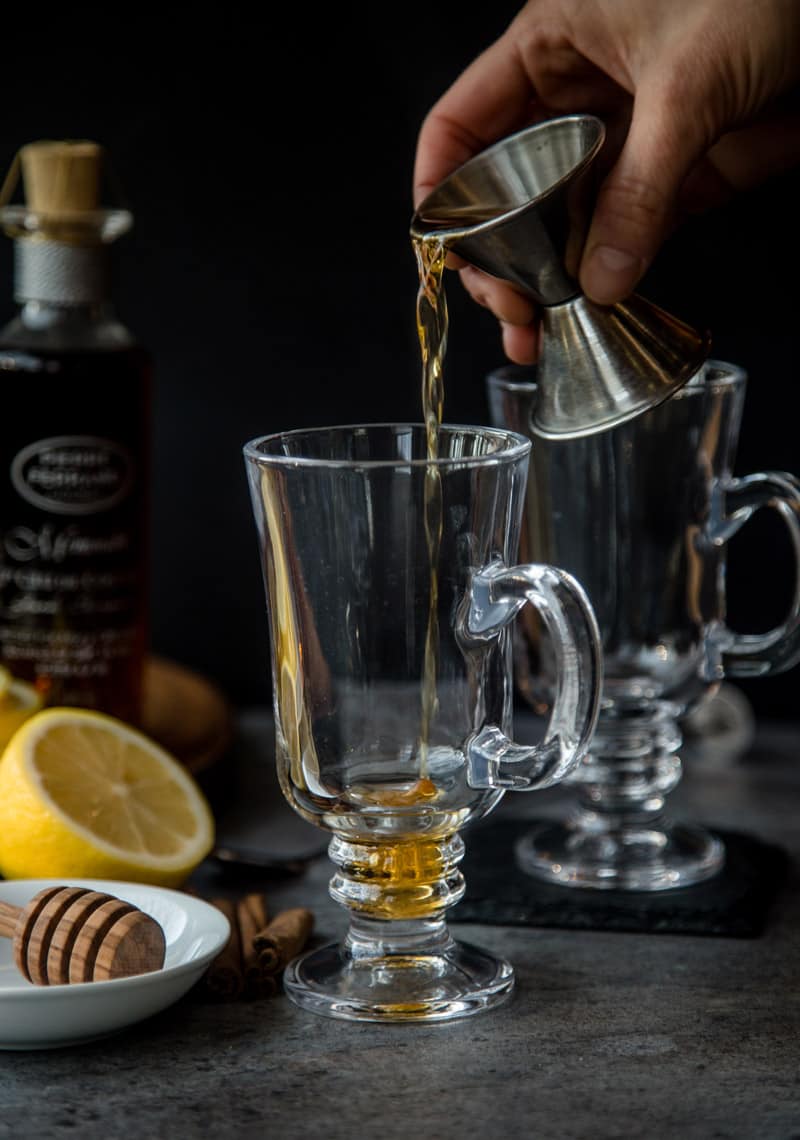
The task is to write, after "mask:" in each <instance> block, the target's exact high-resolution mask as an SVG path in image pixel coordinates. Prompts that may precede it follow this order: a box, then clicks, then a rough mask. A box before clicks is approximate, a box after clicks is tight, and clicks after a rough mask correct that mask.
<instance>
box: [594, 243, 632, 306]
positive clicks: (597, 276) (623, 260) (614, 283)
mask: <svg viewBox="0 0 800 1140" xmlns="http://www.w3.org/2000/svg"><path fill="white" fill-rule="evenodd" d="M644 270H645V262H644V259H643V258H641V257H638V256H637V255H636V254H634V253H629V251H628V250H626V249H615V248H614V247H613V246H610V245H597V246H595V247H594V249H593V250H591V252H590V253H589V255H588V257H587V259H586V264H585V266H584V267H583V270H582V272H581V284H582V286H583V291H584V293H585V294H586V295H587V297H589V298H590V299H591V300H592V301H596V302H597V303H598V304H599V305H610V304H613V302H615V301H621V300H622V298H623V297H626V296H627V295H628V294H629V293H630V292H631V290H632V289H633V288H634V286H635V285H636V284H637V282H638V281H639V278H640V277H641V276H642V274H643V273H644Z"/></svg>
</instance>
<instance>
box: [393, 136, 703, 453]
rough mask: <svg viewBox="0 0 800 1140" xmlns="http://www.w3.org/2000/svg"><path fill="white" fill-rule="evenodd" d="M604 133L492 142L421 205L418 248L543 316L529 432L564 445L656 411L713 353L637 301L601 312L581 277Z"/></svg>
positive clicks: (414, 229)
mask: <svg viewBox="0 0 800 1140" xmlns="http://www.w3.org/2000/svg"><path fill="white" fill-rule="evenodd" d="M604 139H605V127H604V126H603V124H602V122H601V121H600V120H599V119H597V118H595V117H594V116H592V115H569V116H566V117H563V118H558V119H550V120H547V121H546V122H542V123H538V124H536V125H535V126H532V127H528V128H526V129H525V130H522V131H519V132H518V133H517V134H514V135H511V136H510V137H508V138H506V139H503V140H502V141H501V142H498V143H496V144H494V145H493V146H491V147H489V148H488V149H487V150H485V151H483V152H482V153H481V154H478V155H476V156H475V157H474V158H472V159H470V160H469V161H468V162H466V163H465V164H464V165H463V166H461V167H459V169H458V170H456V171H454V172H453V173H452V174H451V175H450V176H449V177H448V178H446V179H445V180H444V181H443V182H442V183H440V185H439V186H437V187H436V189H435V190H433V191H432V192H431V193H430V194H429V195H428V197H427V198H425V200H424V201H423V202H422V203H421V205H420V206H419V208H418V209H417V211H416V213H415V214H414V217H413V218H412V221H411V234H412V236H413V237H415V238H427V239H432V238H439V239H440V240H442V241H443V242H444V243H445V244H446V246H447V247H448V248H449V249H451V250H452V251H453V252H454V253H456V254H458V255H459V256H460V257H462V258H464V260H465V261H468V262H470V263H471V264H472V265H475V266H477V267H478V268H479V269H483V270H485V271H486V272H487V273H490V274H491V275H492V276H493V277H498V278H502V279H504V280H506V281H509V282H511V283H513V284H514V285H516V286H517V287H518V288H520V289H521V290H522V291H524V292H525V293H527V294H528V295H530V296H532V297H533V298H534V299H535V300H536V301H537V302H538V304H539V305H540V306H541V309H542V338H541V352H540V358H539V363H538V384H539V398H538V401H537V404H536V411H535V415H534V420H533V425H532V426H533V429H534V431H535V432H536V433H537V434H538V435H541V436H545V437H546V438H550V439H571V438H574V437H578V436H586V435H591V434H593V433H594V432H598V431H604V430H605V429H606V428H610V427H613V426H614V425H615V424H620V423H623V422H624V421H625V420H629V419H632V418H633V417H634V416H636V415H638V414H639V413H640V412H643V411H646V410H647V409H648V408H652V407H654V406H655V405H656V404H660V403H661V402H662V401H663V400H666V399H667V397H668V396H671V395H672V393H673V392H675V391H676V390H677V389H678V388H680V387H682V385H683V384H685V383H686V382H687V381H688V380H689V379H690V378H691V377H692V376H693V375H694V374H695V373H696V372H697V370H698V368H699V367H700V365H701V364H702V363H703V361H704V360H705V358H706V357H707V355H708V352H709V347H710V340H709V337H708V336H707V335H702V334H700V333H698V332H696V331H695V330H694V329H692V328H690V327H689V326H688V325H686V324H684V323H683V322H682V321H679V320H677V319H676V318H675V317H673V316H671V315H670V314H669V313H666V312H664V310H663V309H660V308H658V307H657V306H655V305H653V304H651V303H650V302H649V301H646V300H645V299H644V298H643V297H641V296H639V295H638V294H633V295H632V296H631V297H629V298H628V299H627V300H626V301H624V302H620V303H618V304H616V305H608V306H605V305H597V304H594V303H593V302H592V301H590V300H588V298H586V297H585V296H583V295H582V294H581V292H580V288H579V286H578V284H577V269H578V264H579V261H580V256H581V252H582V249H583V243H584V239H585V237H586V231H587V227H588V220H589V215H590V207H591V202H592V189H593V185H592V183H593V181H594V180H593V178H592V177H591V175H592V170H593V167H594V160H595V159H596V157H597V155H598V153H599V151H600V148H601V147H602V145H603V142H604Z"/></svg>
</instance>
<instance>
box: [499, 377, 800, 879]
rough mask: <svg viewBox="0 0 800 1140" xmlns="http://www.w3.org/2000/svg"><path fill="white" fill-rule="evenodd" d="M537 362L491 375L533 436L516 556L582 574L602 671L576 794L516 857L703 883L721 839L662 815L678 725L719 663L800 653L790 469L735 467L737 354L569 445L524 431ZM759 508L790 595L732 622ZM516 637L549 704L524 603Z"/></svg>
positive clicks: (601, 874) (799, 490) (761, 669)
mask: <svg viewBox="0 0 800 1140" xmlns="http://www.w3.org/2000/svg"><path fill="white" fill-rule="evenodd" d="M535 375H536V374H535V368H533V367H531V368H524V367H520V366H515V365H507V366H504V367H501V368H499V369H497V370H495V371H494V372H493V373H490V375H489V376H488V378H487V390H488V391H487V394H488V399H489V411H490V418H491V420H492V422H493V423H494V424H496V425H498V426H504V427H506V428H510V429H514V430H516V431H519V432H521V433H523V434H527V435H528V436H529V437H530V438H532V439H533V452H532V462H531V472H530V477H529V483H528V492H527V503H526V515H525V522H524V526H523V535H522V553H523V557H536V558H541V559H545V560H553V561H555V562H557V563H558V565H559V566H563V567H564V568H565V569H567V570H568V571H569V572H570V573H572V574H574V575H575V577H576V578H577V579H578V580H579V581H580V582H581V583H582V584H583V586H584V587H585V589H586V591H587V593H588V596H589V598H590V599H591V602H592V604H593V607H594V610H595V613H596V615H597V619H598V622H599V625H600V630H601V635H602V641H603V653H604V681H603V695H602V699H601V711H600V716H599V719H598V725H597V730H596V733H595V739H594V740H593V742H592V744H591V745H590V748H589V752H588V754H587V756H586V757H585V759H584V760H583V761H582V762H581V764H580V765H579V766H578V768H576V769H575V771H574V772H573V773H572V775H571V776H570V782H571V783H572V784H573V785H574V786H575V787H576V789H577V792H578V804H577V808H576V810H575V811H574V813H573V814H572V815H571V816H570V817H569V818H567V819H565V820H564V821H560V822H556V823H549V824H548V823H545V824H542V825H541V826H540V827H538V828H533V829H531V831H530V832H529V833H528V834H527V835H526V836H525V837H523V839H522V840H521V841H520V842H519V845H518V848H517V856H518V861H519V863H520V864H521V866H522V867H523V868H524V869H525V870H526V871H528V872H530V873H531V874H533V875H534V876H536V877H538V878H542V879H545V880H549V881H551V882H560V883H564V884H566V885H569V886H584V887H596V888H610V887H616V888H621V889H623V890H640V891H641V890H645V891H646V890H664V889H668V888H672V887H682V886H687V885H689V884H692V883H697V882H700V881H702V880H704V879H707V878H709V877H711V876H713V875H715V874H717V872H718V871H720V870H721V868H722V866H723V863H724V858H725V852H724V847H723V843H722V841H721V840H720V838H719V837H718V836H716V835H714V834H712V833H711V832H709V831H708V830H706V829H704V828H702V827H699V826H696V825H694V824H690V823H683V822H673V821H671V820H670V819H669V818H667V817H666V816H665V815H664V814H663V811H662V809H663V808H664V804H665V797H666V795H667V794H668V793H669V792H670V791H671V790H672V789H674V788H675V787H676V785H677V784H678V782H679V780H680V778H681V762H680V759H679V756H678V749H679V747H680V744H681V731H680V723H679V722H680V720H681V718H682V717H684V716H685V715H686V714H687V713H689V712H691V711H693V710H695V709H696V708H698V707H699V705H700V703H701V702H702V701H704V700H705V699H707V698H708V697H709V696H710V695H711V694H712V693H713V692H714V691H715V690H716V688H717V687H718V686H719V684H720V683H721V681H722V680H723V679H724V678H725V677H726V676H727V677H732V678H734V677H755V676H765V675H767V674H769V673H775V672H780V671H782V670H785V669H788V668H790V667H791V666H792V665H793V664H795V662H796V661H797V660H798V658H800V561H798V558H800V482H798V480H797V478H796V477H795V476H794V475H792V474H789V473H787V472H783V471H769V472H759V473H756V474H751V475H746V476H744V477H741V478H736V477H734V476H733V474H732V469H733V463H734V456H735V450H736V444H737V440H738V435H739V428H740V424H741V419H742V410H743V405H744V397H745V388H746V375H745V373H744V372H743V371H742V369H741V368H738V367H736V366H734V365H731V364H727V363H725V362H722V361H714V360H712V361H709V362H708V363H707V364H706V365H705V366H704V367H703V368H702V369H701V370H700V372H698V374H697V375H696V376H694V377H693V378H692V379H691V380H690V381H689V383H688V384H687V385H686V386H685V387H684V388H682V389H680V390H679V391H678V392H677V393H675V394H674V395H673V396H672V397H670V399H668V400H667V401H665V402H664V403H663V404H661V405H660V406H658V407H656V408H653V409H651V410H650V411H648V412H646V413H645V414H644V415H641V416H639V417H638V418H637V419H634V420H632V421H631V422H629V423H627V424H623V425H621V426H620V427H617V428H614V429H612V430H610V431H608V432H604V433H601V434H599V435H596V436H593V437H587V438H585V439H575V440H570V441H563V442H555V441H551V440H547V439H543V438H538V437H536V436H535V433H533V432H532V431H531V413H532V410H533V403H534V401H535V399H536V390H537V389H536V382H535ZM763 506H770V507H773V508H775V509H776V510H777V511H778V512H779V513H780V515H781V517H782V518H783V520H784V521H785V523H786V525H787V527H788V529H789V535H790V538H791V542H792V547H793V550H794V555H795V563H796V566H795V577H794V595H793V599H792V602H791V604H790V607H789V613H788V615H787V617H786V619H785V620H784V622H783V623H782V624H781V625H779V626H778V627H777V628H775V629H772V630H770V631H769V632H766V633H761V634H749V635H742V634H738V633H735V632H734V631H733V630H731V629H730V628H729V627H728V626H727V625H726V621H725V611H726V598H725V577H726V573H725V572H726V553H727V544H728V541H729V539H730V538H731V537H732V536H733V535H734V534H736V533H737V531H739V529H740V528H741V527H742V526H743V525H744V524H745V523H746V522H747V520H748V519H749V518H750V517H751V516H752V514H753V512H754V511H756V510H758V509H759V508H760V507H763ZM523 623H524V624H523ZM516 634H517V635H518V636H517V645H516V654H517V656H516V661H515V667H516V676H517V678H518V684H519V689H520V691H521V692H522V694H523V695H524V696H526V697H527V699H528V701H529V702H530V703H532V704H534V706H535V705H536V704H537V703H541V704H542V705H543V706H544V707H546V705H547V699H548V698H547V693H546V686H545V687H542V685H541V681H540V678H542V677H546V674H547V666H546V654H547V651H548V648H547V635H546V633H545V634H544V636H542V631H541V628H540V627H539V626H538V625H537V623H536V619H535V615H534V614H531V615H520V621H519V623H518V625H517V629H516ZM543 655H544V659H543Z"/></svg>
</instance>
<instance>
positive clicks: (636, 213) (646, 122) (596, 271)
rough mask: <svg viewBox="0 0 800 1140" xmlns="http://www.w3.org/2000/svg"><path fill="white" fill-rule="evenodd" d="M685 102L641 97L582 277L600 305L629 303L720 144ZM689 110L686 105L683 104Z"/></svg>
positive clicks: (603, 196) (600, 199)
mask: <svg viewBox="0 0 800 1140" xmlns="http://www.w3.org/2000/svg"><path fill="white" fill-rule="evenodd" d="M679 102H680V100H679V99H669V98H668V97H667V96H666V94H665V93H664V92H663V91H661V92H659V91H653V92H652V94H651V93H650V92H648V91H646V90H644V91H642V90H640V92H639V93H638V94H637V96H636V100H635V103H634V110H633V118H632V120H631V126H630V130H629V132H628V136H627V139H626V141H625V145H624V146H623V148H622V152H621V154H620V156H619V158H618V159H617V161H616V163H615V164H614V166H613V167H612V169H611V171H610V172H609V174H608V175H607V177H606V178H605V180H604V182H603V183H602V185H601V187H600V190H599V193H598V196H597V202H596V205H595V210H594V214H593V217H592V223H591V227H590V230H589V233H588V235H587V238H586V243H585V245H584V251H583V256H582V260H581V266H580V271H579V278H580V284H581V288H582V289H583V291H584V293H585V294H586V295H587V296H588V297H589V298H590V299H591V300H593V301H596V302H597V303H598V304H601V305H609V304H613V303H615V302H616V301H621V300H623V299H624V298H625V297H627V296H628V295H629V294H630V293H631V292H632V291H633V290H634V289H635V287H636V286H637V284H638V283H639V281H640V280H641V278H642V277H643V276H644V273H645V272H646V270H647V268H648V267H649V265H650V263H651V262H652V260H653V258H654V257H655V255H656V253H657V251H658V249H659V248H660V246H661V244H662V242H663V241H664V238H665V237H666V236H667V234H668V233H669V232H670V230H671V229H672V226H673V220H674V218H675V215H676V211H677V205H678V198H679V194H680V190H681V187H682V185H683V183H684V181H685V179H686V178H687V176H688V174H689V172H690V171H691V169H692V168H693V166H694V165H695V164H696V163H697V162H698V161H699V159H700V158H701V156H702V155H703V154H704V153H705V151H706V150H707V149H708V147H709V146H710V145H711V144H712V142H713V141H714V139H713V137H709V135H710V132H709V128H708V126H707V125H706V124H704V123H703V122H702V121H701V120H700V117H699V116H696V117H695V119H694V120H693V121H688V120H687V119H686V118H685V116H684V115H683V114H682V113H681V111H682V108H681V107H680V106H679ZM685 102H688V101H685Z"/></svg>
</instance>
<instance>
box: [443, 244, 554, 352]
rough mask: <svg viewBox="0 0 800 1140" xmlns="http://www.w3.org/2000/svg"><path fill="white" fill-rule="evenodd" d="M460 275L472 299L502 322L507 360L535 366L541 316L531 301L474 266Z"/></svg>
mask: <svg viewBox="0 0 800 1140" xmlns="http://www.w3.org/2000/svg"><path fill="white" fill-rule="evenodd" d="M459 275H460V277H461V282H462V284H463V286H464V288H465V289H466V290H467V292H468V293H469V294H470V296H471V297H472V299H473V300H474V301H477V302H478V304H479V305H483V307H484V308H486V309H489V310H490V311H491V312H492V313H494V315H495V316H496V317H497V319H498V320H499V322H500V328H501V331H502V337H503V351H504V352H505V354H506V356H507V357H508V359H509V360H511V361H513V362H514V363H515V364H533V363H535V361H536V360H537V359H538V356H539V333H538V313H537V309H536V306H535V305H534V303H533V302H532V301H531V300H530V298H529V297H525V296H523V295H522V294H521V293H518V292H517V291H516V289H513V288H512V287H511V286H510V285H508V284H506V283H505V282H503V281H498V280H497V279H496V278H495V277H490V276H489V274H488V273H483V272H482V271H481V270H480V269H476V268H475V267H474V266H473V265H465V266H464V268H463V269H461V270H460V274H459Z"/></svg>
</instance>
